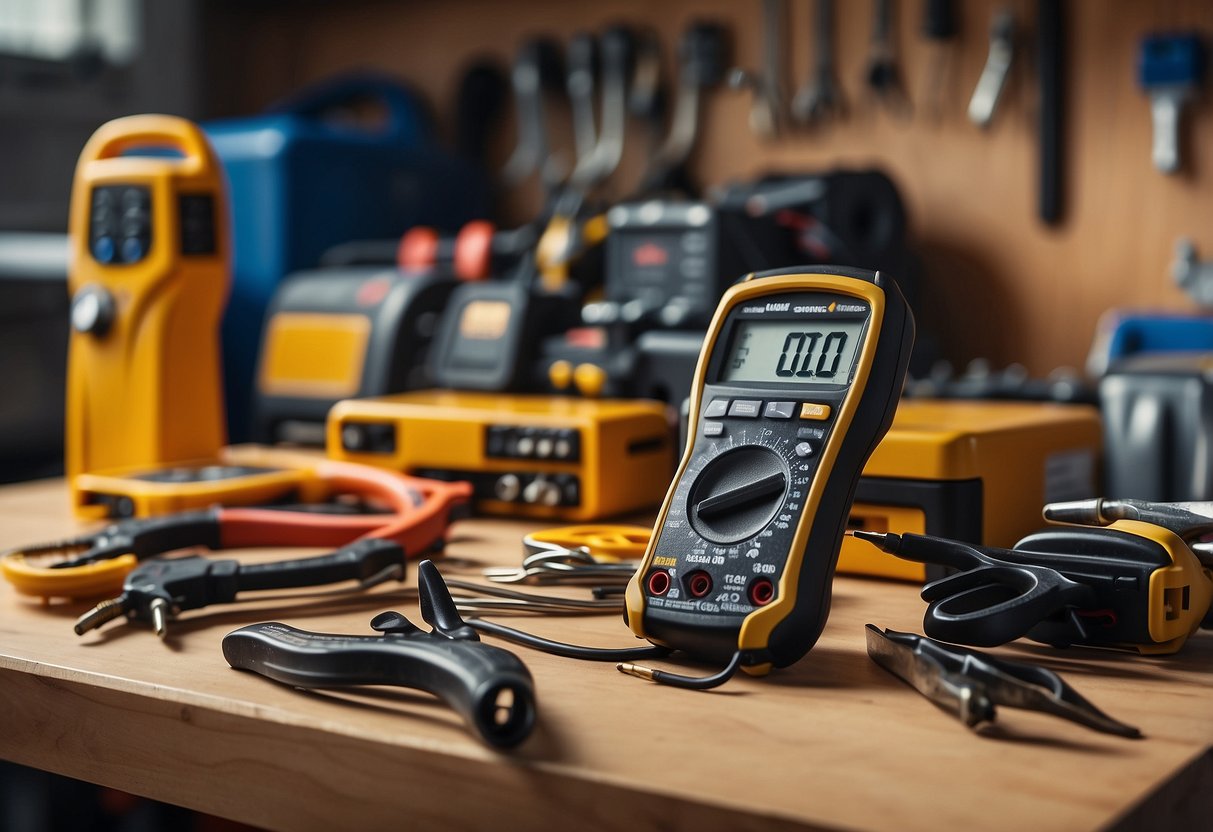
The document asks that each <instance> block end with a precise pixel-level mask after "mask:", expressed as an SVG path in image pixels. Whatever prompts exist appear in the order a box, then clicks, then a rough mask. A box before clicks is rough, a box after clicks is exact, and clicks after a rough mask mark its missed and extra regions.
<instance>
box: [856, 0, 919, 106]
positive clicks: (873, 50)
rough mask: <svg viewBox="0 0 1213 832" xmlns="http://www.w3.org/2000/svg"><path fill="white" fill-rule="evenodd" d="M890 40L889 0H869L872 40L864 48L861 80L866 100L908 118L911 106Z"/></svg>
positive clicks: (891, 39)
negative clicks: (866, 95)
mask: <svg viewBox="0 0 1213 832" xmlns="http://www.w3.org/2000/svg"><path fill="white" fill-rule="evenodd" d="M896 54H897V50H896V48H895V47H894V43H893V0H873V2H872V42H871V45H870V46H869V50H868V63H867V69H866V73H865V81H866V82H867V87H868V96H869V99H870V100H873V101H875V102H876V103H878V104H881V105H883V106H884V107H885V109H887V110H888V111H889V112H890V113H892V114H893V115H895V116H897V117H899V118H909V117H910V116H911V115H912V114H913V107H912V106H911V105H910V99H909V97H908V96H907V95H906V90H905V86H904V85H903V84H902V80H901V71H900V70H899V69H898V68H897V58H896Z"/></svg>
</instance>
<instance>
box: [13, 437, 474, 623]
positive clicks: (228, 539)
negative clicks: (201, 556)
mask: <svg viewBox="0 0 1213 832" xmlns="http://www.w3.org/2000/svg"><path fill="white" fill-rule="evenodd" d="M312 471H313V473H312V477H313V478H314V480H315V482H314V483H313V484H314V485H317V486H323V488H316V489H314V491H315V492H316V493H323V494H325V495H326V496H328V497H333V496H336V495H347V496H349V495H353V496H357V497H358V498H359V499H360V500H361V501H363V502H365V503H368V504H370V505H374V506H377V507H378V506H382V507H383V508H384V510H385V512H386V513H377V514H367V513H343V512H327V511H318V510H316V509H317V506H316V505H303V506H281V507H232V508H228V507H222V506H216V507H212V508H208V509H203V510H200V511H186V512H179V513H176V514H167V515H163V516H159V517H148V518H135V519H130V520H122V521H119V522H117V523H111V524H109V525H106V526H104V527H102V528H100V529H98V530H97V531H94V532H89V533H87V534H82V535H77V536H74V537H69V538H66V539H63V540H56V541H51V542H47V543H38V544H34V545H30V546H19V547H16V548H14V549H10V550H8V551H6V552H3V553H0V573H2V574H3V575H4V577H5V578H7V579H8V580H9V581H10V582H11V583H12V584H13V586H14V587H16V589H17V591H18V592H21V593H23V594H26V595H35V596H40V597H42V598H44V599H50V598H92V597H98V596H105V595H114V594H116V593H118V592H120V591H121V590H122V585H123V581H124V580H125V578H126V575H127V574H128V573H129V572H131V570H133V569H134V568H135V567H136V565H137V564H138V562H139V561H141V560H144V559H146V558H150V557H154V556H156V555H161V554H165V553H166V552H171V551H175V550H177V549H184V548H189V547H195V546H200V547H203V548H206V549H211V550H218V549H239V548H246V547H265V546H283V547H285V546H314V547H326V548H337V547H340V546H344V545H345V544H347V543H350V542H352V541H354V540H357V539H360V538H364V537H366V538H377V539H385V540H391V541H394V542H396V543H399V544H400V545H401V546H403V547H404V548H405V551H406V552H407V553H408V554H409V556H410V557H419V556H421V555H422V554H423V553H424V552H426V551H427V550H429V549H431V548H433V547H434V546H435V544H437V543H438V542H439V541H441V540H442V538H443V536H444V535H445V533H446V529H447V526H448V525H449V524H450V522H451V521H452V520H453V519H457V518H458V517H459V516H461V513H462V512H463V511H465V510H466V506H467V504H468V501H469V500H470V499H471V491H472V489H471V486H470V485H469V484H468V483H466V482H440V481H437V480H428V479H421V478H418V477H408V476H405V475H403V474H400V473H397V472H394V471H387V470H383V469H379V468H373V467H371V466H368V465H359V464H356V463H350V462H338V461H333V460H325V461H323V462H320V463H318V464H316V465H315V466H314V468H313V469H312Z"/></svg>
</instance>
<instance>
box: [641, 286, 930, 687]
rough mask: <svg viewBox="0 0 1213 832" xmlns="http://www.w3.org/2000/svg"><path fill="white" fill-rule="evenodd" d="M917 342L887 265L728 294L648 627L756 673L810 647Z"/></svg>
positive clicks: (659, 530)
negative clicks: (859, 487) (862, 478)
mask: <svg viewBox="0 0 1213 832" xmlns="http://www.w3.org/2000/svg"><path fill="white" fill-rule="evenodd" d="M913 343H914V318H913V315H912V313H911V312H910V309H909V307H908V306H907V305H906V302H905V299H904V298H903V297H902V295H901V292H900V291H899V290H898V288H897V286H896V284H895V283H893V281H892V280H891V279H889V278H888V277H887V276H885V275H883V274H881V273H880V272H871V271H865V270H861V269H853V268H844V267H840V266H820V267H818V266H814V267H799V268H792V269H781V270H778V271H769V272H762V273H759V274H755V275H752V276H750V277H749V278H748V279H747V280H746V281H745V282H743V283H740V284H738V285H736V286H734V287H732V288H731V289H729V290H728V291H727V292H726V293H725V295H724V297H723V299H722V300H721V302H720V305H719V307H718V308H717V310H716V314H715V316H714V317H713V319H712V323H711V325H710V327H709V329H708V333H707V337H706V339H705V340H704V346H703V351H702V352H701V353H700V356H699V363H698V365H697V367H696V370H695V379H694V383H693V385H692V390H691V411H690V412H691V418H692V427H691V430H690V431H689V432H688V436H689V439H688V442H687V446H686V450H685V452H684V454H683V457H682V461H681V463H680V465H679V468H678V472H677V474H676V475H675V477H674V481H673V483H672V484H671V485H670V489H669V491H668V493H667V494H666V498H665V502H664V504H663V505H662V507H661V513H660V514H659V515H658V519H657V523H656V526H655V527H654V534H653V537H652V539H651V541H650V543H649V546H648V549H647V550H646V552H645V557H644V560H643V562H642V564H641V566H640V568H639V569H638V570H637V572H636V575H635V576H634V577H633V578H632V580H631V582H630V583H629V584H628V588H627V594H626V602H627V613H626V614H627V620H628V624H629V626H630V627H631V629H632V631H633V632H634V633H635V634H636V635H638V636H640V637H642V638H646V639H648V640H650V641H652V642H654V643H656V644H658V645H662V646H665V647H669V648H673V649H677V650H682V651H685V652H687V653H690V654H692V655H696V656H700V657H703V658H709V659H721V660H726V659H731V660H732V661H733V662H738V661H739V663H740V666H741V667H742V669H744V670H745V671H746V672H748V673H750V674H751V675H763V674H765V673H766V672H767V671H769V670H770V668H771V667H772V666H774V667H784V666H786V665H789V664H792V663H793V662H795V661H796V660H797V659H799V658H800V657H801V656H803V655H804V654H805V653H806V652H808V650H809V648H811V647H812V646H813V644H814V643H815V642H816V641H817V638H818V636H819V635H820V634H821V630H822V628H823V627H824V626H825V622H826V617H827V616H828V614H829V610H830V588H831V582H832V580H833V576H834V566H835V564H836V562H837V560H838V551H839V547H840V545H841V541H842V535H843V532H844V531H845V527H846V521H847V515H848V513H849V511H850V507H851V501H852V499H853V497H854V493H855V487H856V483H857V482H858V480H859V475H860V472H861V471H862V470H863V466H864V463H865V462H866V461H867V459H868V457H869V455H871V453H872V451H873V449H875V447H876V445H877V443H878V442H879V441H880V439H881V437H883V436H884V434H885V432H886V431H887V430H888V429H889V425H890V423H891V422H892V420H893V413H894V411H895V410H896V408H897V402H898V399H899V397H900V395H901V388H902V384H903V383H904V381H905V376H906V368H907V365H908V363H909V359H910V350H911V348H912V346H913Z"/></svg>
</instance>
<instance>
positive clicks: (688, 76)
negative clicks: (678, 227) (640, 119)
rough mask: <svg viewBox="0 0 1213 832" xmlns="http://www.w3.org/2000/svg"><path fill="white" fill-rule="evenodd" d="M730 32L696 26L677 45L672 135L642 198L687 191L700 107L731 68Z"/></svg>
mask: <svg viewBox="0 0 1213 832" xmlns="http://www.w3.org/2000/svg"><path fill="white" fill-rule="evenodd" d="M728 53H729V41H728V32H727V30H726V29H725V28H724V27H723V26H721V25H720V24H718V23H709V22H699V23H693V24H691V26H689V27H688V28H687V29H686V31H685V32H683V35H682V38H681V40H680V41H679V44H678V62H679V73H678V95H677V98H676V100H675V102H674V114H673V116H672V117H671V119H670V129H669V133H667V134H666V137H665V141H664V142H662V144H661V147H659V148H658V149H657V152H656V153H654V154H653V156H652V159H651V161H650V164H649V168H648V170H647V171H646V172H645V176H644V179H643V182H642V184H641V186H640V192H641V195H651V194H653V193H655V192H660V191H663V190H667V189H669V188H675V187H681V188H682V189H683V190H686V175H685V172H684V171H683V167H684V166H685V165H686V161H687V158H688V157H689V156H690V155H691V150H692V149H693V148H694V147H695V139H696V137H697V136H698V134H699V104H700V97H701V95H702V93H703V91H704V90H706V89H710V88H711V87H714V86H716V85H718V84H719V83H720V82H721V80H722V78H723V76H724V74H725V69H724V68H725V67H726V66H727V65H728V63H729V61H728Z"/></svg>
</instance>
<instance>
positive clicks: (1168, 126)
mask: <svg viewBox="0 0 1213 832" xmlns="http://www.w3.org/2000/svg"><path fill="white" fill-rule="evenodd" d="M1203 75H1204V52H1203V47H1202V46H1201V42H1200V35H1199V34H1197V33H1195V32H1185V33H1182V34H1157V35H1148V36H1146V37H1144V38H1142V40H1141V44H1140V46H1139V50H1138V54H1137V82H1138V83H1139V84H1140V85H1141V87H1142V89H1144V90H1145V91H1146V94H1147V95H1149V96H1150V119H1151V121H1152V123H1153V126H1154V139H1153V141H1152V142H1151V149H1150V156H1151V158H1152V159H1153V160H1154V167H1155V168H1157V169H1158V170H1160V171H1162V172H1163V173H1175V172H1176V171H1178V170H1179V169H1180V167H1181V164H1182V158H1181V156H1180V124H1181V120H1182V117H1183V111H1184V107H1185V105H1186V104H1187V103H1188V101H1190V100H1191V99H1192V98H1193V97H1195V95H1196V93H1197V90H1198V87H1199V86H1200V84H1201V81H1202V79H1203Z"/></svg>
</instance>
